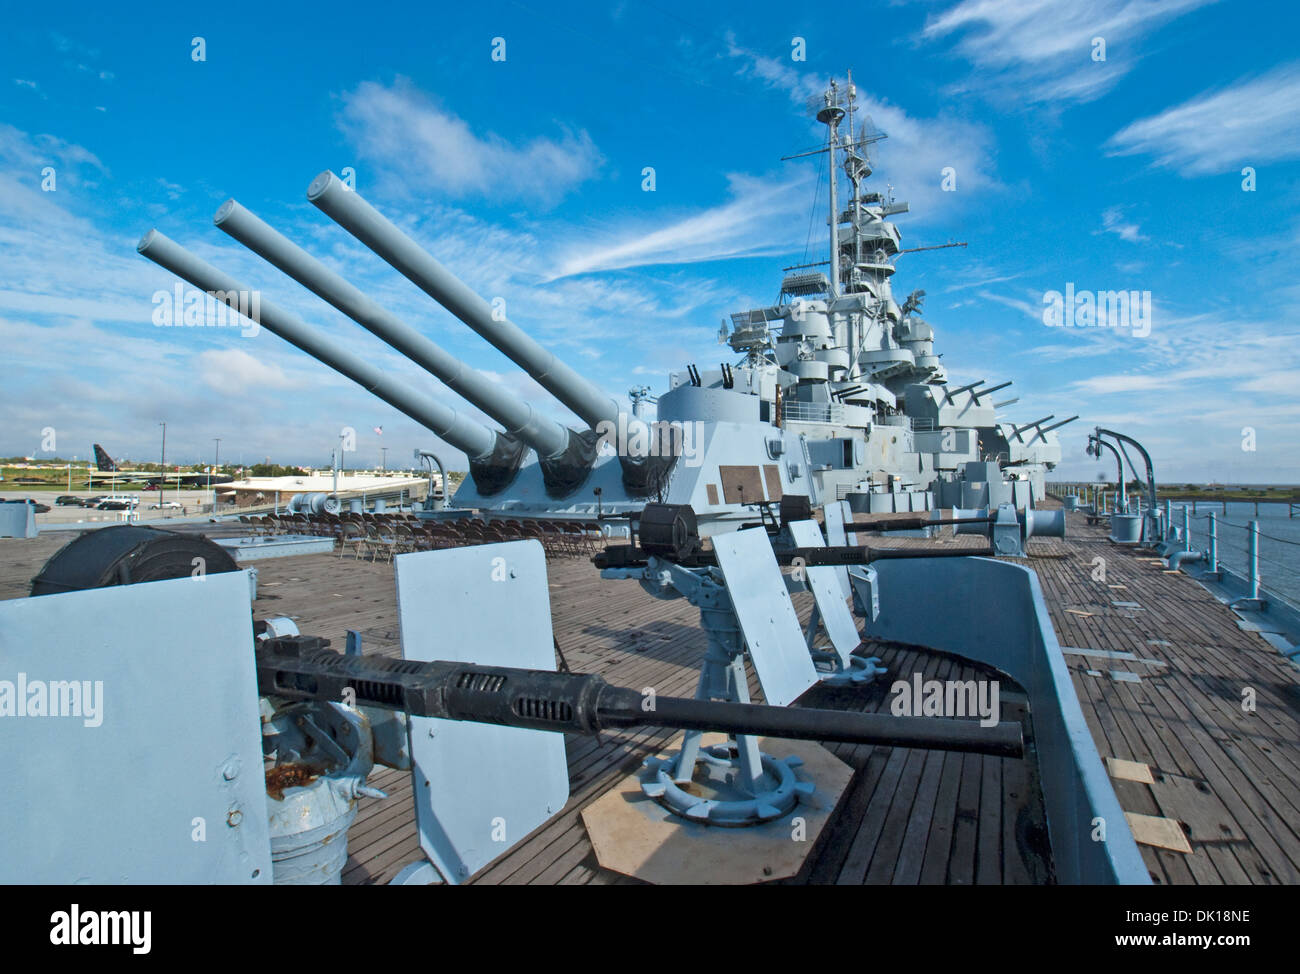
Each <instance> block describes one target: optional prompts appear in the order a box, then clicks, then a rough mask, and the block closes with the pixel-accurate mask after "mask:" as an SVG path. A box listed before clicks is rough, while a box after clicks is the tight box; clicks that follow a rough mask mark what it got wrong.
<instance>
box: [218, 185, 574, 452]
mask: <svg viewBox="0 0 1300 974" xmlns="http://www.w3.org/2000/svg"><path fill="white" fill-rule="evenodd" d="M213 222H214V223H216V225H217V226H218V227H219V228H220V229H221V230H223V231H224V232H226V233H228V234H229V235H230V236H232V237H234V238H235V239H236V240H238V241H239V242H240V243H242V244H243V245H244V246H245V247H247V248H248V249H249V250H251V251H253V252H254V253H256V254H258V255H260V256H261V257H262V258H263V259H265V260H266V261H267V262H268V263H270V264H272V265H273V266H275V267H277V268H279V269H280V270H282V271H283V272H284V273H285V274H287V275H289V276H290V277H292V278H293V279H294V280H296V281H297V282H298V283H299V284H301V285H302V286H303V287H305V288H307V289H308V290H309V291H312V292H314V293H315V294H316V295H318V296H319V297H321V298H323V299H324V300H325V301H328V302H329V303H330V304H332V305H333V306H334V307H335V308H337V309H338V310H339V311H342V312H343V313H344V314H345V315H347V316H348V317H349V318H351V319H352V320H353V321H355V322H357V324H359V325H361V326H362V327H363V328H365V329H366V330H368V331H370V332H371V333H372V334H374V335H376V336H378V337H379V338H380V339H382V340H383V341H385V342H387V343H388V344H389V345H391V346H392V347H393V348H395V349H397V351H399V352H401V353H402V354H403V355H405V356H406V357H407V358H409V359H411V360H412V361H413V362H415V363H416V364H418V365H420V366H421V367H423V368H424V369H426V370H428V371H429V372H431V373H432V374H433V375H435V376H437V377H438V378H439V379H441V380H442V381H443V382H444V383H445V384H446V385H447V387H448V388H450V389H451V390H452V391H453V392H456V393H458V394H459V395H461V396H462V397H464V398H465V399H466V400H468V401H469V402H471V403H473V404H474V405H475V406H477V407H478V408H479V409H482V410H483V411H484V412H485V413H487V414H488V415H489V416H491V417H492V418H493V419H495V420H496V421H497V422H498V423H500V424H501V425H502V426H503V427H505V430H506V432H507V433H511V434H513V435H515V436H517V437H519V439H521V440H523V441H524V442H525V443H527V444H528V445H529V446H531V447H532V448H533V449H535V450H536V451H537V454H538V456H539V457H543V458H545V457H551V456H555V455H558V454H559V453H561V452H562V451H564V450H565V448H566V447H568V445H569V437H570V433H569V430H567V429H565V428H564V427H563V426H561V425H560V424H559V423H556V422H554V421H552V420H550V419H547V418H546V417H545V416H542V415H541V414H540V413H538V412H537V411H536V410H535V409H533V407H532V406H530V405H529V404H528V403H526V402H524V401H523V400H522V399H518V398H516V397H515V396H513V395H511V394H510V393H508V392H506V391H505V390H503V389H502V388H501V386H500V385H499V384H498V383H494V382H492V381H490V380H488V379H486V378H485V377H483V376H482V375H480V374H479V373H478V372H476V371H474V370H473V369H471V368H469V367H468V366H466V365H465V364H464V363H462V362H461V361H460V360H459V359H457V358H456V357H455V356H453V355H451V354H449V353H448V352H446V351H445V350H444V349H442V348H441V347H440V346H438V345H437V344H435V343H434V342H433V341H431V340H430V339H428V338H426V337H425V336H424V335H421V334H420V333H419V332H418V331H416V330H415V329H414V328H412V327H411V326H410V325H408V324H407V323H406V322H404V321H402V320H401V319H400V318H398V317H397V316H396V315H394V314H392V313H391V312H389V311H387V310H386V309H384V308H382V307H381V306H380V305H379V304H378V303H376V302H375V301H373V300H371V299H370V298H368V297H367V296H366V295H365V294H363V293H362V292H361V291H360V290H359V289H357V288H356V287H354V286H353V285H352V284H350V283H348V282H347V281H346V280H344V279H343V278H342V277H340V276H339V275H338V274H335V273H334V272H333V271H331V270H329V268H327V267H326V266H325V265H324V264H322V263H321V262H320V261H319V260H317V259H316V258H315V257H313V256H311V254H309V253H307V252H306V251H305V250H303V249H302V248H301V247H299V246H298V245H297V244H295V243H293V241H291V240H289V239H288V238H287V237H285V236H284V235H283V234H281V233H279V232H278V231H276V230H275V229H273V228H272V227H271V226H269V225H268V224H267V223H265V222H264V221H262V220H260V219H259V218H258V217H256V216H255V215H253V214H252V213H250V212H249V211H248V210H247V209H246V208H245V207H243V206H241V205H240V204H239V203H238V202H236V201H235V200H227V201H226V202H225V203H223V204H222V206H221V208H220V209H219V210H217V214H216V216H215V217H214V219H213Z"/></svg>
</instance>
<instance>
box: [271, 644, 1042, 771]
mask: <svg viewBox="0 0 1300 974" xmlns="http://www.w3.org/2000/svg"><path fill="white" fill-rule="evenodd" d="M257 682H258V690H259V692H261V693H263V694H266V695H270V696H278V697H284V698H288V699H291V700H339V699H343V698H345V696H346V694H345V691H348V690H350V691H351V692H352V694H355V700H356V703H358V704H363V705H367V706H374V707H382V708H385V709H389V710H403V711H406V712H407V713H409V714H413V715H415V716H418V717H437V718H441V719H443V720H464V721H473V722H476V723H487V724H500V725H504V726H507V727H523V728H530V729H533V730H543V731H553V732H557V733H577V734H599V733H600V732H601V731H602V730H609V729H614V728H625V727H673V728H680V729H683V730H706V731H721V732H725V733H729V734H750V735H759V736H767V737H784V738H794V739H798V740H814V741H836V742H843V743H849V744H879V745H884V746H889V747H918V748H931V749H936V750H951V751H968V752H971V753H976V754H992V755H997V756H1000V757H1018V756H1020V755H1021V754H1023V751H1024V742H1023V738H1022V734H1021V728H1020V725H1019V724H1018V723H1009V724H997V725H994V726H990V727H983V726H981V725H980V723H979V722H978V721H972V720H948V719H942V718H936V717H895V716H893V715H892V714H863V713H857V712H852V711H848V712H846V711H838V710H820V709H813V708H802V707H770V706H762V705H757V704H740V703H723V702H719V701H713V700H692V699H686V698H681V697H649V696H647V695H645V694H643V693H642V692H640V691H637V690H632V689H629V688H627V687H616V686H611V685H610V684H608V683H606V682H605V681H604V680H603V679H602V678H601V677H599V676H596V675H594V674H575V673H555V672H550V671H546V670H524V669H514V668H511V667H504V666H478V665H476V664H473V663H450V662H431V663H423V662H415V661H412V660H400V659H388V658H384V657H368V656H344V655H341V654H339V653H336V652H334V651H332V650H329V649H326V648H325V641H324V640H322V639H319V638H317V637H305V638H304V637H290V638H288V639H272V640H268V641H267V643H265V644H263V646H262V647H261V648H260V649H259V650H258V654H257Z"/></svg>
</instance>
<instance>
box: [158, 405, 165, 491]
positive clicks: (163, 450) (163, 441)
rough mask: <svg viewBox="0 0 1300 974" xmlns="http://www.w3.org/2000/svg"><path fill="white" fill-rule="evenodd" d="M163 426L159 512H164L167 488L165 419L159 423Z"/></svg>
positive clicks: (159, 457)
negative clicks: (164, 498) (164, 496)
mask: <svg viewBox="0 0 1300 974" xmlns="http://www.w3.org/2000/svg"><path fill="white" fill-rule="evenodd" d="M158 425H159V426H161V427H162V430H163V432H162V452H161V453H160V454H159V455H158V466H159V467H161V468H162V469H161V470H160V471H159V472H160V473H161V474H162V476H161V477H159V478H158V513H159V514H161V513H162V509H163V494H164V492H165V491H166V489H167V421H166V420H163V421H161V422H160V423H159V424H158Z"/></svg>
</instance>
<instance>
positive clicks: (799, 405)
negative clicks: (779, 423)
mask: <svg viewBox="0 0 1300 974" xmlns="http://www.w3.org/2000/svg"><path fill="white" fill-rule="evenodd" d="M781 416H782V418H783V419H784V420H785V421H786V422H789V423H843V422H844V421H845V413H844V407H843V406H842V405H840V404H839V403H830V402H789V401H788V400H787V401H786V402H784V403H782V404H781Z"/></svg>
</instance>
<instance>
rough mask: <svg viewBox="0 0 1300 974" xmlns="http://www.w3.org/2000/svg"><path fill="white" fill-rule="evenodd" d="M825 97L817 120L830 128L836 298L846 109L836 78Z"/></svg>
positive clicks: (832, 294)
mask: <svg viewBox="0 0 1300 974" xmlns="http://www.w3.org/2000/svg"><path fill="white" fill-rule="evenodd" d="M851 87H852V85H851V84H850V88H851ZM824 97H825V101H826V104H825V105H824V106H823V107H822V110H821V111H819V112H818V113H817V121H819V122H821V123H822V124H823V125H825V126H827V128H828V129H829V130H830V132H829V137H828V139H827V143H826V150H827V156H828V157H829V161H830V197H831V200H830V202H831V219H830V227H831V288H830V294H829V297H830V298H831V300H834V299H835V298H838V297H839V296H840V227H839V223H840V214H839V195H838V193H837V192H836V188H837V183H838V182H839V181H838V179H837V178H836V172H835V147H836V145H837V143H838V142H839V130H840V119H842V118H843V117H844V109H842V108H841V107H840V98H839V85H838V84H836V83H835V79H833V78H832V79H831V87H830V90H829V91H827V92H826V94H825V96H824Z"/></svg>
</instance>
